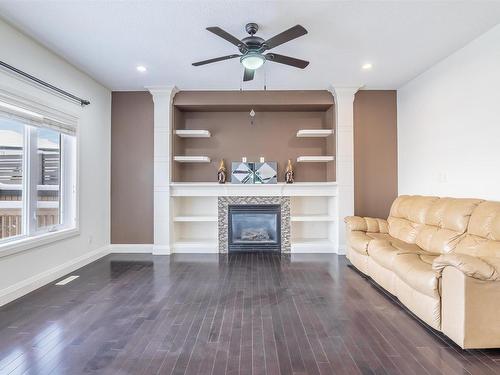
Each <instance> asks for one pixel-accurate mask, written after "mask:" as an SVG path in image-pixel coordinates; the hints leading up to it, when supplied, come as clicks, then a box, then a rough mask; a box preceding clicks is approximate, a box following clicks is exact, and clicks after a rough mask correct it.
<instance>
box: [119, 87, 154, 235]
mask: <svg viewBox="0 0 500 375" xmlns="http://www.w3.org/2000/svg"><path fill="white" fill-rule="evenodd" d="M153 109H154V108H153V99H152V97H151V94H150V93H149V92H113V93H112V101H111V243H113V244H151V243H153Z"/></svg>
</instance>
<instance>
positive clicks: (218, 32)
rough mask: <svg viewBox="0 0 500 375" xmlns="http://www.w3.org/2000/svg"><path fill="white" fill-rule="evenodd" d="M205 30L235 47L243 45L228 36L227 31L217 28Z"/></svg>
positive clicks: (236, 39)
mask: <svg viewBox="0 0 500 375" xmlns="http://www.w3.org/2000/svg"><path fill="white" fill-rule="evenodd" d="M207 30H208V31H210V32H211V33H214V34H215V35H217V36H220V37H221V38H222V39H225V40H227V41H228V42H229V43H231V44H234V45H235V46H236V47H238V48H239V47H240V46H244V43H243V42H242V41H241V40H239V39H238V38H236V37H235V36H233V35H231V34H229V33H228V32H227V31H224V30H222V29H221V28H220V27H218V26H212V27H207Z"/></svg>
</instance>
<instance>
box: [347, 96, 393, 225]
mask: <svg viewBox="0 0 500 375" xmlns="http://www.w3.org/2000/svg"><path fill="white" fill-rule="evenodd" d="M397 158H398V156H397V104H396V91H393V90H373V91H371V90H370V91H369V90H366V91H365V90H362V91H359V92H358V93H357V94H356V96H355V99H354V212H355V214H356V215H359V216H371V217H381V218H387V216H388V215H389V210H390V207H391V204H392V202H393V201H394V199H395V198H396V197H397V195H398V175H397V170H398V169H397V167H398V165H397Z"/></svg>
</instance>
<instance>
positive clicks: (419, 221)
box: [388, 196, 481, 254]
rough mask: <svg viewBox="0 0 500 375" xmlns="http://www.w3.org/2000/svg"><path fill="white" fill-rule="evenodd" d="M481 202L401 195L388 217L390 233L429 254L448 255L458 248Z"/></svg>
mask: <svg viewBox="0 0 500 375" xmlns="http://www.w3.org/2000/svg"><path fill="white" fill-rule="evenodd" d="M480 202H481V200H479V199H459V198H438V197H423V196H400V197H398V198H397V199H396V200H395V201H394V203H393V205H392V208H391V213H390V216H389V218H388V222H389V234H390V235H391V236H392V237H395V238H397V239H399V240H401V241H405V242H408V243H415V244H417V245H418V246H419V247H420V248H422V249H423V250H425V251H427V252H430V253H435V254H443V253H448V252H450V251H452V250H453V249H454V248H455V247H456V246H457V245H458V243H459V241H460V239H461V238H462V237H463V235H464V233H465V232H466V230H467V227H468V224H469V220H470V217H471V214H472V212H473V210H474V209H475V208H476V207H477V206H478V204H479V203H480Z"/></svg>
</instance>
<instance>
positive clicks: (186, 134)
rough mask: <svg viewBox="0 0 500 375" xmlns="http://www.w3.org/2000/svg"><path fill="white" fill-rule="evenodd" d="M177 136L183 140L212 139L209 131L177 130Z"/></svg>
mask: <svg viewBox="0 0 500 375" xmlns="http://www.w3.org/2000/svg"><path fill="white" fill-rule="evenodd" d="M175 134H177V135H178V136H179V137H182V138H210V132H209V131H208V130H187V129H180V130H176V131H175Z"/></svg>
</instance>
